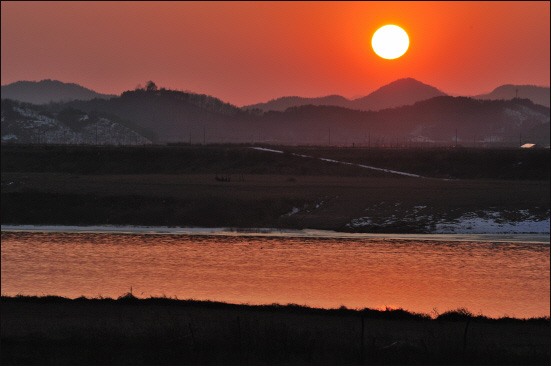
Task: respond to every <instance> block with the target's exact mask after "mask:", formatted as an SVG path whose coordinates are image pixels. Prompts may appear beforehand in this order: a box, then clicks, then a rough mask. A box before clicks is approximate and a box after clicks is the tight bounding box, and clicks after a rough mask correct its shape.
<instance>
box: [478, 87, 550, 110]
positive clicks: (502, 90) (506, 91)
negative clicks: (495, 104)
mask: <svg viewBox="0 0 551 366" xmlns="http://www.w3.org/2000/svg"><path fill="white" fill-rule="evenodd" d="M473 98H475V99H503V100H509V99H513V98H521V99H530V100H531V101H532V102H534V103H535V104H540V105H543V106H546V107H549V106H550V93H549V87H548V86H536V85H514V84H504V85H501V86H498V87H497V88H495V89H494V90H493V91H492V92H491V93H487V94H479V95H475V96H473Z"/></svg>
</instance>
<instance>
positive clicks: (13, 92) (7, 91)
mask: <svg viewBox="0 0 551 366" xmlns="http://www.w3.org/2000/svg"><path fill="white" fill-rule="evenodd" d="M1 91H2V99H12V100H17V101H20V102H26V103H33V104H46V103H50V102H68V101H71V100H91V99H94V98H100V99H109V98H113V97H115V95H109V94H100V93H96V92H95V91H93V90H90V89H88V88H85V87H83V86H80V85H78V84H74V83H64V82H61V81H57V80H50V79H46V80H42V81H17V82H15V83H12V84H8V85H2V90H1Z"/></svg>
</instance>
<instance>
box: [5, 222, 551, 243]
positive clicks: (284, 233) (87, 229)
mask: <svg viewBox="0 0 551 366" xmlns="http://www.w3.org/2000/svg"><path fill="white" fill-rule="evenodd" d="M1 231H2V232H4V231H6V232H57V233H108V234H109V233H111V234H152V235H159V234H165V235H212V236H265V237H303V238H337V239H393V240H436V241H458V242H462V241H475V242H480V241H482V242H487V241H490V242H504V243H534V244H547V245H549V244H550V238H551V236H550V234H549V233H519V234H510V233H491V234H490V233H479V234H476V233H465V234H462V233H455V234H449V233H431V234H393V233H384V234H381V233H376V234H372V233H348V232H338V231H332V230H317V229H302V230H292V229H277V228H234V227H213V228H206V227H170V226H132V225H125V226H118V225H112V226H111V225H90V226H73V225H1Z"/></svg>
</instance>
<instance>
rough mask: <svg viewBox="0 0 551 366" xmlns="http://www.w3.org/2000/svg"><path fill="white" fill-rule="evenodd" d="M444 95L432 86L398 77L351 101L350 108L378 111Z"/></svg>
mask: <svg viewBox="0 0 551 366" xmlns="http://www.w3.org/2000/svg"><path fill="white" fill-rule="evenodd" d="M444 95H446V94H445V93H442V92H441V91H440V90H438V89H436V88H435V87H433V86H430V85H427V84H423V83H422V82H420V81H417V80H415V79H412V78H406V79H399V80H396V81H393V82H392V83H390V84H387V85H385V86H383V87H381V88H379V89H377V90H375V91H374V92H373V93H371V94H369V95H367V96H365V97H363V98H358V99H355V100H354V101H352V108H353V109H359V110H362V111H367V110H372V111H378V110H381V109H385V108H394V107H401V106H404V105H411V104H413V103H415V102H419V101H422V100H427V99H431V98H434V97H440V96H444Z"/></svg>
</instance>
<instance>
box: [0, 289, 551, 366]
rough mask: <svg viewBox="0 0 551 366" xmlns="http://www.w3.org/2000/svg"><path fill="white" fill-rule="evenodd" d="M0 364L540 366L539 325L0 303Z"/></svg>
mask: <svg viewBox="0 0 551 366" xmlns="http://www.w3.org/2000/svg"><path fill="white" fill-rule="evenodd" d="M0 305H1V309H2V318H1V322H2V323H1V325H2V326H1V333H2V355H1V358H2V364H4V365H7V364H50V363H55V364H67V365H68V364H102V365H103V364H105V365H108V364H109V365H111V364H113V365H115V364H134V365H144V364H155V365H159V364H508V365H516V364H523V365H526V364H548V363H549V360H550V358H551V354H550V350H549V340H550V339H551V328H550V323H549V318H540V319H529V320H520V319H510V318H502V319H489V318H485V317H482V316H473V315H472V314H469V313H468V312H466V311H465V310H461V309H459V310H457V311H452V312H447V313H444V314H441V315H439V316H438V317H436V318H434V319H433V318H431V317H429V316H427V315H422V314H413V313H408V312H406V311H403V310H391V309H386V311H384V310H383V311H380V310H371V309H363V310H350V309H345V308H340V309H333V310H324V309H312V308H305V307H301V306H298V305H287V306H281V305H267V306H249V305H234V304H225V303H217V302H208V301H203V302H201V301H193V300H176V299H167V298H150V299H137V298H135V297H133V296H132V295H131V294H127V295H125V296H122V297H120V298H119V299H117V300H113V299H101V298H98V299H85V298H77V299H74V300H71V299H66V298H60V297H55V296H46V297H25V296H20V297H5V296H3V297H2V301H1V304H0Z"/></svg>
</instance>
